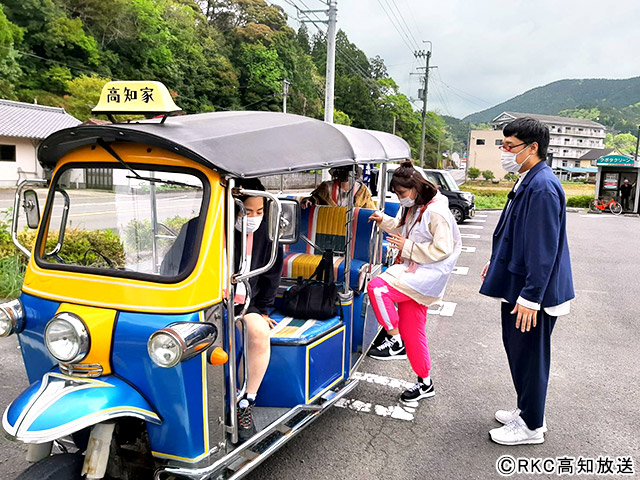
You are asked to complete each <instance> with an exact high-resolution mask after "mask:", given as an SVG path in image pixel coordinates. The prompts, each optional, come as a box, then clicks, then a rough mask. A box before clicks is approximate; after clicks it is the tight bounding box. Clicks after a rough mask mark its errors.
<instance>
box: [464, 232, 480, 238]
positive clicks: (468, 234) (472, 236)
mask: <svg viewBox="0 0 640 480" xmlns="http://www.w3.org/2000/svg"><path fill="white" fill-rule="evenodd" d="M460 238H480V235H476V234H475V233H461V234H460Z"/></svg>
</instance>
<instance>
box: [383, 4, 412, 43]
mask: <svg viewBox="0 0 640 480" xmlns="http://www.w3.org/2000/svg"><path fill="white" fill-rule="evenodd" d="M385 2H386V3H387V5H389V0H385ZM391 3H393V5H394V6H395V7H396V10H397V12H398V17H400V21H402V23H403V24H404V26H405V32H407V33H408V34H409V36H410V37H411V39H412V40H413V44H414V45H415V48H416V50H419V49H420V44H419V43H418V41H417V40H416V37H415V36H414V35H413V33H412V32H411V29H410V28H409V25H407V22H406V20H405V19H404V16H403V15H402V12H401V11H400V8H398V4H397V3H396V0H391ZM389 8H390V9H391V5H389ZM391 11H392V12H393V9H391Z"/></svg>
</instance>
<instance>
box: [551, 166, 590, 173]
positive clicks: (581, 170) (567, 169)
mask: <svg viewBox="0 0 640 480" xmlns="http://www.w3.org/2000/svg"><path fill="white" fill-rule="evenodd" d="M558 170H563V171H565V172H569V173H598V169H597V168H596V167H558Z"/></svg>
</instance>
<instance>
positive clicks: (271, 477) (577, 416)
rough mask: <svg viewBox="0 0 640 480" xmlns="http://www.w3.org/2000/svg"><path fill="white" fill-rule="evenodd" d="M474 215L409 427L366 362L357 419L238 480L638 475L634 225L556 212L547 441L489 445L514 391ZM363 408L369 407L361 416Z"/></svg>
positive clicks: (492, 217)
mask: <svg viewBox="0 0 640 480" xmlns="http://www.w3.org/2000/svg"><path fill="white" fill-rule="evenodd" d="M479 213H480V214H485V215H487V217H486V218H483V217H479V218H478V220H486V223H482V222H474V223H468V224H467V225H469V226H479V227H483V228H481V229H480V228H478V229H474V228H462V229H461V231H462V233H464V234H471V235H479V238H464V240H463V242H464V245H465V246H471V247H476V248H477V250H476V251H475V252H474V253H462V255H461V257H460V260H459V262H458V265H459V266H463V267H468V268H469V271H468V275H456V276H454V277H453V278H452V281H451V283H450V285H449V287H448V290H447V294H446V296H445V300H446V301H448V302H455V303H456V308H455V312H454V314H453V316H451V317H444V316H439V315H429V319H428V327H427V329H428V336H429V344H430V349H431V355H432V362H433V371H432V379H433V381H434V384H435V388H436V396H435V397H434V398H431V399H427V400H424V401H423V402H422V403H421V404H420V406H419V407H418V408H417V410H416V411H415V412H414V413H412V415H413V419H411V418H410V417H411V415H409V416H406V415H405V416H404V419H402V418H400V419H397V418H392V417H391V416H390V415H389V412H391V411H393V410H394V408H395V407H396V406H397V405H398V403H397V398H398V395H399V394H400V393H401V388H400V387H398V386H397V385H396V384H394V382H391V383H389V382H388V380H385V379H386V378H392V379H400V380H403V381H407V382H413V380H414V378H415V377H414V374H413V373H412V371H411V369H410V367H409V364H408V362H406V361H394V362H380V361H375V360H370V359H367V360H365V362H363V364H362V366H361V372H364V373H369V374H375V375H377V377H375V378H374V383H371V382H367V381H361V382H360V384H359V385H358V387H356V389H355V390H354V391H353V392H352V393H351V394H350V399H352V400H358V401H359V402H361V403H357V402H354V403H353V405H360V410H365V411H356V410H353V409H349V408H333V409H331V410H330V411H328V412H327V413H326V414H325V415H323V416H322V417H321V418H320V419H319V420H318V421H317V422H315V423H314V424H313V425H311V426H310V427H309V428H307V429H306V430H304V431H303V432H302V433H301V434H300V435H299V436H298V437H296V438H295V439H293V440H292V441H291V442H290V443H289V444H287V445H286V446H285V447H284V448H283V449H281V450H280V451H278V452H277V453H276V454H275V455H273V456H272V457H271V458H270V459H269V460H267V461H266V462H265V463H264V464H263V465H262V466H261V467H259V469H258V470H256V471H255V472H254V473H253V474H252V475H251V476H250V477H249V478H251V479H252V480H282V479H298V478H304V479H306V480H327V479H348V480H370V479H371V480H378V479H385V480H387V479H388V480H414V479H415V480H418V479H424V478H430V479H437V480H439V479H442V480H453V479H465V480H466V479H493V478H502V477H500V476H499V475H498V474H497V473H496V467H495V465H496V461H497V459H498V458H499V457H500V456H501V455H504V454H509V455H513V456H514V457H527V458H529V457H531V458H547V457H551V458H557V457H563V456H568V457H576V458H577V457H580V456H583V457H598V456H609V457H611V458H614V459H615V457H619V456H631V457H633V459H634V462H635V470H636V471H638V468H639V467H638V462H640V391H639V389H638V385H639V384H640V373H639V371H638V360H639V357H638V352H639V351H640V349H639V348H638V345H639V344H640V326H639V324H638V315H637V312H636V310H637V309H638V307H639V306H640V302H638V294H637V276H638V272H640V255H639V254H638V252H640V235H638V233H639V231H640V219H638V218H629V217H617V218H616V217H612V216H610V215H606V214H604V215H589V214H581V213H569V214H568V231H569V241H570V248H571V253H572V262H573V271H574V282H575V287H576V293H577V297H576V299H575V301H574V302H573V303H572V312H571V314H570V315H569V316H567V317H563V318H561V319H560V320H559V321H558V323H557V324H556V328H555V331H554V333H553V339H552V344H553V350H552V368H551V380H550V387H549V394H548V400H547V423H548V426H549V432H548V433H547V434H546V441H545V443H544V444H542V445H537V446H522V447H503V446H499V445H496V444H493V443H492V442H491V441H490V440H489V437H488V430H489V429H490V428H494V427H495V426H497V423H496V422H495V420H493V414H494V411H495V410H496V409H498V408H512V407H513V406H514V404H515V397H514V391H513V387H512V384H511V379H510V376H509V372H508V367H507V361H506V357H505V354H504V350H503V347H502V342H501V334H500V321H499V312H498V304H497V303H496V301H494V300H492V299H488V298H484V297H481V296H480V295H478V293H477V292H478V289H479V287H480V278H479V275H480V271H481V269H482V267H483V266H484V264H485V262H486V260H487V259H488V257H489V252H490V239H491V232H492V231H493V227H494V226H495V223H496V222H497V219H498V212H479ZM0 349H1V351H2V355H3V361H2V362H0V405H1V406H2V407H3V408H4V406H5V405H7V404H8V403H9V402H10V401H11V400H12V399H13V398H15V396H16V395H18V394H19V393H20V392H21V391H22V390H23V389H24V388H25V387H26V386H27V382H26V377H25V374H24V367H23V366H22V363H21V360H20V357H19V352H18V350H17V344H16V341H15V338H7V339H0ZM376 382H377V383H376ZM396 383H397V382H396ZM368 404H370V407H371V408H369V409H368V410H370V411H366V410H367V408H366V406H367V405H368ZM363 405H364V407H362V406H363ZM376 405H377V406H379V407H380V408H376ZM389 407H391V408H389ZM385 408H386V410H385ZM385 411H386V416H384V415H385ZM0 446H1V447H0V478H2V479H5V478H6V479H9V478H13V477H14V476H15V475H16V474H17V473H18V472H19V471H21V470H22V469H23V468H25V466H26V462H25V461H24V452H25V449H24V448H23V447H22V446H20V445H17V444H14V443H11V442H9V441H8V440H6V439H2V440H0ZM636 476H637V477H640V475H636ZM511 478H519V479H523V478H559V477H557V475H536V476H535V477H532V476H527V475H516V476H513V477H511ZM578 478H589V479H592V478H596V476H595V475H581V476H578ZM598 478H605V479H606V478H611V479H613V478H623V477H621V476H619V475H618V476H616V475H608V476H599V477H598ZM624 478H632V477H624Z"/></svg>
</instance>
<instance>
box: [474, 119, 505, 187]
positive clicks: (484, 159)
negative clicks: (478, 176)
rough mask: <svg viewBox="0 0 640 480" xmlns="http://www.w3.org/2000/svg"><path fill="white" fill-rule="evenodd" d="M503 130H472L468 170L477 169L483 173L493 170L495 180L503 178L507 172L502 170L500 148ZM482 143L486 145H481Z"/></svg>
mask: <svg viewBox="0 0 640 480" xmlns="http://www.w3.org/2000/svg"><path fill="white" fill-rule="evenodd" d="M503 138H504V136H503V135H502V130H471V145H470V146H469V159H468V161H467V170H469V169H470V168H477V169H478V170H480V171H481V172H482V171H484V170H491V171H492V172H493V175H494V176H495V178H498V179H500V178H503V177H504V176H505V175H506V174H507V172H506V171H505V169H504V168H502V164H501V162H500V154H501V153H502V152H501V151H500V149H499V148H498V147H499V146H500V145H502V139H503ZM482 141H484V144H483V145H481V143H482Z"/></svg>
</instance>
